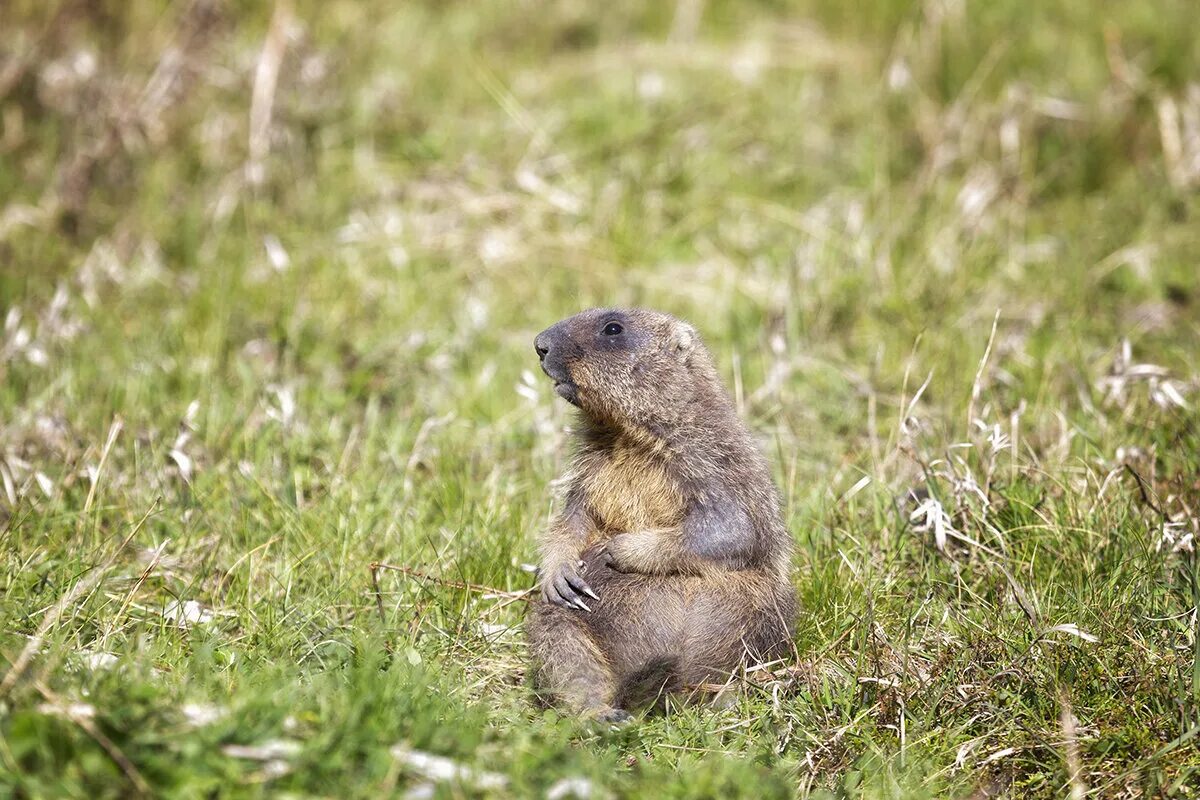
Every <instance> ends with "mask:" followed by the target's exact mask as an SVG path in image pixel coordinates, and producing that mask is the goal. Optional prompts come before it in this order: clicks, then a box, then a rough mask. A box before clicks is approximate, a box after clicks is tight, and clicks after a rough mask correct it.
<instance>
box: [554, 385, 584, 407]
mask: <svg viewBox="0 0 1200 800" xmlns="http://www.w3.org/2000/svg"><path fill="white" fill-rule="evenodd" d="M554 393H555V394H556V395H558V396H559V397H561V398H562V399H563V400H566V401H567V402H568V403H570V404H571V405H573V406H577V405H579V396H578V393H577V391H576V388H575V384H573V383H571V382H570V381H555V382H554Z"/></svg>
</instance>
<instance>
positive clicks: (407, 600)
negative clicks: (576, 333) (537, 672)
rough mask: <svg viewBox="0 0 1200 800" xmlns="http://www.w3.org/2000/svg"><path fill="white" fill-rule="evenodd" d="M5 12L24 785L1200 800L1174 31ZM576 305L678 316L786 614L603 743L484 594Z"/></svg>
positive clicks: (741, 6) (484, 12)
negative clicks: (688, 701)
mask: <svg viewBox="0 0 1200 800" xmlns="http://www.w3.org/2000/svg"><path fill="white" fill-rule="evenodd" d="M8 15H9V24H6V26H5V27H6V35H5V37H4V41H3V42H2V43H0V119H2V120H3V122H2V124H0V127H2V131H3V135H2V136H0V310H2V311H3V314H2V315H0V316H4V317H5V318H6V320H7V321H6V323H5V325H4V329H3V332H2V334H0V479H2V480H0V592H2V596H3V603H0V681H3V684H0V794H4V795H6V796H15V797H91V798H95V797H110V796H112V797H117V796H120V797H124V796H127V795H128V794H129V793H130V792H133V791H139V790H140V791H144V792H146V793H150V794H155V795H162V796H173V797H199V796H263V795H269V796H275V795H281V796H286V795H290V796H339V797H378V796H388V795H393V794H395V795H403V794H405V793H406V792H409V791H414V792H415V794H414V795H413V796H422V794H421V793H422V792H426V791H433V792H435V793H436V794H437V796H445V797H459V796H501V797H505V796H507V797H529V796H544V795H547V792H549V793H550V794H549V796H553V797H562V796H569V794H566V793H568V792H569V791H570V790H571V787H574V788H575V789H577V790H578V791H579V792H581V793H582V792H583V789H581V788H580V787H581V786H588V787H590V788H591V792H592V794H591V796H593V797H606V796H613V797H617V796H621V797H623V796H648V797H650V796H653V797H660V796H661V797H716V796H721V797H724V796H743V795H750V796H756V797H794V796H799V797H850V796H867V797H987V796H1028V797H1062V796H1066V795H1071V796H1074V797H1079V796H1085V795H1091V796H1096V797H1144V796H1171V797H1192V796H1195V795H1196V792H1197V789H1196V787H1197V786H1200V757H1198V755H1197V751H1196V748H1195V743H1196V741H1197V740H1196V738H1195V736H1196V734H1197V731H1198V730H1200V727H1198V726H1200V655H1198V651H1197V635H1196V629H1195V626H1196V611H1195V610H1196V605H1197V595H1198V593H1200V588H1197V584H1196V564H1195V556H1194V549H1193V546H1192V539H1191V538H1190V537H1191V536H1193V535H1196V534H1197V533H1200V530H1198V529H1197V526H1198V524H1200V523H1198V521H1197V519H1198V518H1197V513H1198V511H1197V507H1198V506H1200V499H1198V498H1197V490H1198V488H1200V484H1197V475H1198V474H1200V456H1198V455H1197V454H1198V453H1200V428H1198V427H1197V423H1198V422H1200V417H1198V416H1197V411H1196V408H1197V405H1198V404H1200V394H1198V393H1197V391H1196V390H1197V388H1198V386H1200V379H1198V377H1197V371H1196V365H1197V363H1198V360H1200V322H1198V320H1200V314H1197V308H1198V307H1200V281H1198V280H1197V259H1198V257H1200V226H1198V220H1200V193H1198V191H1197V190H1198V188H1200V121H1198V120H1200V96H1198V94H1197V91H1198V90H1197V88H1196V87H1197V81H1198V80H1200V36H1197V35H1196V33H1197V28H1196V22H1195V19H1194V16H1195V15H1194V9H1193V8H1192V4H1191V3H1189V2H1187V1H1186V0H1157V1H1156V2H1150V3H1136V4H1123V5H1116V4H1104V3H1083V2H1077V1H1076V0H1050V1H1049V2H1044V3H1038V4H1036V5H1035V6H1030V5H1029V4H1027V3H1019V2H1016V1H1015V0H998V1H997V2H992V3H986V4H985V3H976V2H961V1H960V2H955V1H954V0H950V1H949V2H936V1H935V0H931V2H928V3H926V4H923V5H921V4H911V3H905V2H899V0H872V1H871V2H867V3H860V4H844V3H837V2H832V0H799V1H798V2H765V1H764V2H755V3H734V2H718V1H717V0H713V1H712V2H709V3H703V2H698V1H697V0H681V2H679V3H678V4H641V3H635V2H631V1H629V0H614V1H613V2H609V3H605V4H603V5H595V4H589V3H582V2H561V3H554V4H535V3H529V2H516V3H512V2H506V3H501V2H459V3H440V2H426V3H421V2H410V3H404V4H387V3H381V2H380V3H377V2H368V3H352V2H346V1H344V0H333V1H332V2H326V3H319V4H318V3H309V2H307V1H306V0H303V1H302V0H297V2H296V3H295V4H294V6H289V5H287V4H280V5H279V6H278V7H276V8H275V9H274V10H272V9H271V8H258V7H256V6H254V5H253V4H239V3H232V2H224V3H223V2H218V1H217V0H200V2H196V3H167V2H142V3H115V2H112V3H109V2H105V3H97V4H86V6H85V4H78V3H71V2H62V3H49V4H42V3H35V2H29V1H28V0H26V1H24V2H22V1H21V0H18V2H17V3H15V4H12V5H11V8H10V9H9V10H8ZM273 63H277V64H278V65H279V70H278V79H277V81H273V80H271V71H272V70H271V66H272V64H273ZM256 86H257V92H256V91H255V87H256ZM251 119H255V120H257V122H256V124H255V126H254V127H253V128H252V127H251V124H250V120H251ZM252 142H253V144H251V143H252ZM248 162H257V167H256V168H255V167H253V165H252V166H251V168H248ZM256 169H257V170H258V171H257V173H256V171H255V170H256ZM608 304H641V305H647V306H653V307H658V308H662V309H664V310H667V311H670V312H673V313H676V314H679V315H680V316H683V317H685V318H688V319H690V320H692V321H693V322H694V323H696V325H697V326H698V327H699V328H700V330H701V332H702V334H703V335H704V336H705V338H706V341H707V342H708V344H709V346H710V348H711V349H712V351H713V352H714V354H715V356H716V357H717V359H718V361H719V363H720V365H721V368H722V370H723V373H724V375H725V376H726V377H727V378H728V380H729V384H730V386H731V390H732V391H733V392H734V394H735V397H736V399H737V401H738V404H739V406H740V408H741V409H742V411H743V413H744V415H745V417H746V418H747V419H748V420H749V422H750V424H751V425H752V427H753V429H754V430H755V431H756V432H757V433H758V434H759V435H760V436H761V439H762V442H763V446H764V449H765V450H766V452H767V453H768V455H769V457H770V459H771V461H772V464H773V465H774V467H775V469H776V474H777V477H778V480H779V484H780V487H781V490H782V492H783V495H784V497H785V500H786V513H787V515H788V520H789V523H790V527H791V529H792V530H793V532H794V533H795V537H796V541H797V557H796V572H795V582H796V585H797V587H798V590H799V592H800V596H801V598H802V601H803V603H802V613H801V616H800V619H799V625H798V631H797V641H796V644H797V648H798V652H799V653H800V656H801V661H800V662H799V663H797V664H791V665H783V666H779V667H777V668H776V669H774V670H772V671H771V672H769V673H765V674H764V673H759V674H756V675H750V676H747V679H746V681H745V684H746V685H745V687H744V690H743V691H741V692H740V693H739V695H738V697H737V699H736V700H735V701H734V702H733V703H732V704H731V705H729V706H728V707H725V708H721V709H711V708H678V709H674V710H672V711H671V713H668V714H666V715H664V716H659V717H653V718H648V719H646V720H644V721H642V722H641V723H640V724H638V725H637V726H635V727H633V728H630V729H627V730H623V731H621V732H618V733H605V732H597V731H594V730H590V729H588V728H586V727H584V726H581V725H580V724H579V723H577V722H576V721H575V720H572V719H570V718H564V717H561V716H559V715H558V714H556V713H555V712H553V711H549V712H541V711H538V710H537V709H535V708H534V707H533V705H532V704H531V703H530V700H529V693H528V691H527V688H526V686H525V684H524V666H525V652H524V647H523V642H522V634H521V621H522V613H523V604H522V603H521V602H520V601H519V600H513V599H512V597H513V595H512V594H511V593H519V592H521V591H523V590H525V589H526V588H528V587H529V586H530V585H531V584H532V582H533V580H534V578H533V576H532V575H531V574H530V573H529V571H528V570H527V569H526V568H525V565H526V564H527V563H528V562H531V561H533V560H534V557H535V556H534V542H535V540H536V537H537V535H538V533H539V531H540V530H541V529H542V528H544V526H545V525H546V523H547V520H548V519H549V517H550V515H551V513H552V511H553V508H554V501H553V499H552V494H553V490H552V488H551V486H550V482H551V481H552V479H553V478H554V477H555V476H556V475H557V474H559V472H560V471H561V469H562V467H563V463H564V458H565V455H566V453H567V452H568V450H567V448H568V442H567V437H566V434H565V432H564V431H565V428H566V427H567V426H569V424H570V422H571V415H570V412H569V410H568V409H567V408H566V407H565V406H564V404H563V403H561V402H556V401H555V399H554V397H553V395H552V393H551V392H550V390H549V386H548V385H547V384H546V383H545V382H544V381H543V380H541V379H539V378H538V377H537V376H536V375H535V374H533V373H534V369H533V368H534V361H533V358H532V346H531V342H532V338H533V335H534V334H535V333H536V332H537V331H538V330H540V329H541V328H543V327H545V326H547V325H548V324H550V323H552V322H553V321H555V320H557V319H559V318H561V317H563V316H566V315H568V314H570V313H573V312H574V311H576V310H578V309H580V308H583V307H587V306H591V305H608ZM997 314H998V316H997ZM993 325H994V326H995V327H994V328H993ZM1126 343H1127V344H1126ZM1126 348H1128V349H1126ZM985 352H986V357H985ZM918 508H919V509H920V513H919V514H917V515H916V517H915V518H914V516H913V515H914V511H916V510H917V509H918ZM939 531H940V534H939ZM375 562H385V563H388V564H391V565H396V566H400V567H404V568H406V569H408V570H410V571H409V572H398V571H391V570H383V571H379V572H378V574H377V576H376V577H377V581H378V592H376V590H375V586H374V584H373V582H372V571H371V569H370V565H371V564H373V563H375ZM412 570H415V572H412ZM464 584H471V585H473V586H475V587H485V588H483V589H480V588H464ZM491 589H494V590H496V591H495V592H492V591H490V590H491ZM414 754H415V755H414ZM425 755H434V756H440V757H444V758H448V759H450V760H451V761H452V762H453V764H455V765H459V766H463V767H467V768H469V770H470V772H469V773H467V774H464V773H457V774H456V775H457V777H455V778H453V779H451V780H439V779H435V778H433V777H430V771H431V770H433V771H435V772H436V770H437V764H434V765H433V766H432V767H431V766H430V765H429V762H428V759H425V758H424V756H425ZM423 759H424V760H423ZM443 766H444V764H443ZM482 773H494V775H492V776H491V777H490V778H489V776H487V775H483V774H482ZM497 775H498V776H500V777H499V778H497V777H495V776H497ZM563 781H574V783H571V782H567V783H564V782H563Z"/></svg>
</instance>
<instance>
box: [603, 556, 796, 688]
mask: <svg viewBox="0 0 1200 800" xmlns="http://www.w3.org/2000/svg"><path fill="white" fill-rule="evenodd" d="M589 566H590V565H589ZM586 577H587V580H588V582H589V584H590V585H591V586H592V588H593V589H595V591H596V593H597V594H598V595H599V596H600V600H599V601H589V604H590V607H591V609H592V613H590V614H585V615H584V616H583V617H581V618H582V619H584V620H585V621H586V624H587V625H588V627H589V628H590V629H591V631H592V633H593V635H594V636H595V637H596V640H597V643H598V644H599V645H600V647H601V649H602V650H604V651H605V656H606V657H607V658H608V659H609V661H610V663H611V664H612V665H613V666H614V668H615V669H616V671H617V672H618V673H624V672H628V671H632V670H637V669H639V668H640V667H641V666H642V665H643V664H645V663H647V662H650V661H653V660H655V659H660V658H663V657H668V658H673V659H678V660H679V661H680V663H681V665H686V666H687V667H688V671H693V670H694V671H698V672H703V673H706V674H707V673H710V672H714V671H716V672H719V671H722V670H725V671H728V670H731V669H734V668H736V667H737V666H738V664H739V663H740V662H742V661H743V660H745V659H746V657H747V651H749V653H750V657H751V658H755V659H756V658H773V657H776V656H777V655H780V654H781V653H782V651H783V650H785V649H786V647H787V646H788V643H789V642H790V640H791V633H792V631H791V622H790V621H791V619H792V618H793V617H794V615H795V600H794V594H793V590H792V588H791V587H790V586H787V585H785V584H782V583H780V582H779V581H778V580H777V579H775V578H773V577H772V576H770V575H768V574H766V573H761V572H738V573H730V574H728V575H721V574H717V575H706V576H698V575H637V574H625V573H619V572H614V571H612V570H610V569H606V568H603V567H598V566H597V567H593V568H589V569H588V570H587V571H586Z"/></svg>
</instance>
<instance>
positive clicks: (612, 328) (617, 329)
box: [604, 322, 625, 336]
mask: <svg viewBox="0 0 1200 800" xmlns="http://www.w3.org/2000/svg"><path fill="white" fill-rule="evenodd" d="M624 330H625V329H624V328H622V327H621V323H619V322H610V323H608V324H607V325H605V326H604V335H605V336H616V335H617V334H619V333H621V332H622V331H624Z"/></svg>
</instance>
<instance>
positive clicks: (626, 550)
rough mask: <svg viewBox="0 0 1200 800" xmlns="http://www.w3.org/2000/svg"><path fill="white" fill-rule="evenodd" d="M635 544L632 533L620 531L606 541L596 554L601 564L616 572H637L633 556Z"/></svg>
mask: <svg viewBox="0 0 1200 800" xmlns="http://www.w3.org/2000/svg"><path fill="white" fill-rule="evenodd" d="M635 545H636V542H635V540H634V538H633V535H632V534H628V533H618V534H617V535H615V536H613V537H612V538H610V539H609V540H608V541H606V542H605V543H604V544H603V545H602V546H601V550H600V552H599V553H597V554H596V555H597V557H598V558H599V560H600V563H601V564H603V565H604V566H606V567H608V568H609V569H611V570H613V571H614V572H637V571H638V570H637V569H636V566H635V559H634V557H633V556H634V553H633V551H634V549H635Z"/></svg>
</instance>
